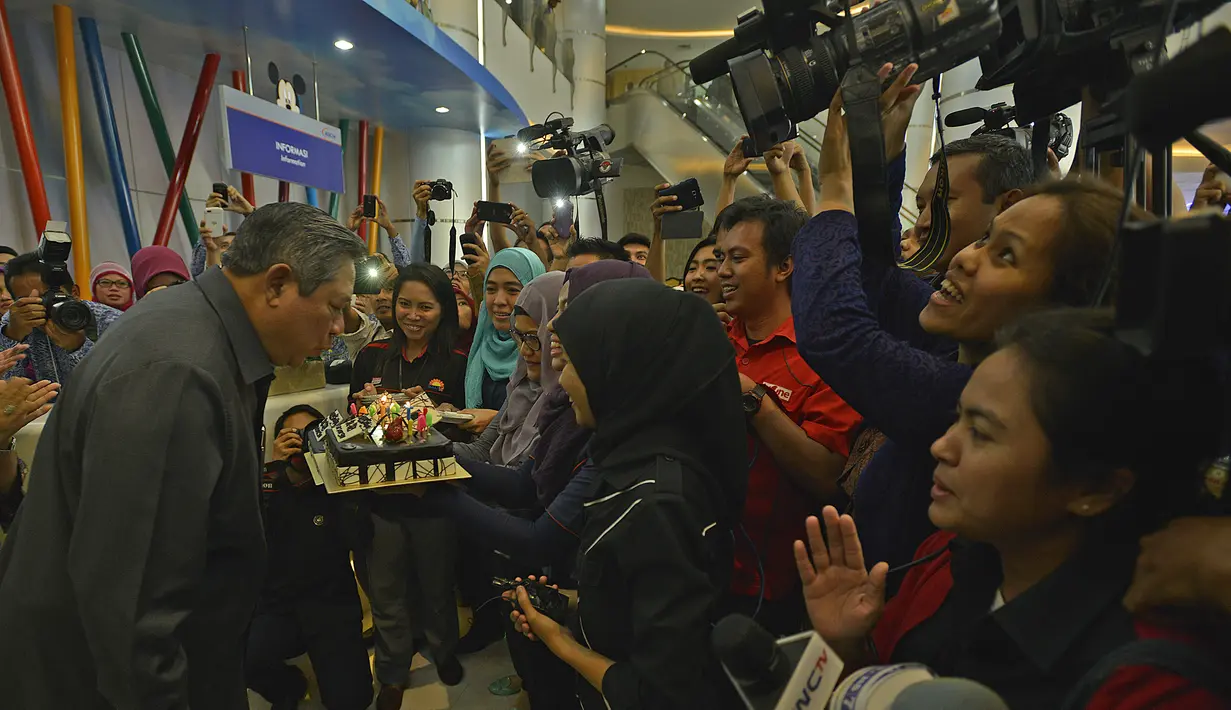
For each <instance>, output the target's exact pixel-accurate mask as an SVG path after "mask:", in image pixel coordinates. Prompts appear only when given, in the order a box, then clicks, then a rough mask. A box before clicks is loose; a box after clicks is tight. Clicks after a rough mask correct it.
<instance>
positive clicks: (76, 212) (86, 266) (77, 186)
mask: <svg viewBox="0 0 1231 710" xmlns="http://www.w3.org/2000/svg"><path fill="white" fill-rule="evenodd" d="M52 14H53V15H54V17H55V25H56V66H57V68H58V69H59V73H60V119H61V122H62V123H63V124H64V175H65V178H66V179H67V183H68V212H69V225H70V226H69V234H70V235H71V236H72V240H73V272H74V275H75V276H76V282H77V286H78V287H79V288H80V289H81V297H82V298H85V299H89V298H90V284H89V283H88V281H89V279H88V276H89V273H90V225H89V223H88V221H87V218H86V203H85V170H84V168H83V167H82V157H81V108H80V106H78V104H77V54H76V48H75V46H74V39H73V11H72V9H71V8H69V7H67V6H65V5H56V6H54V7H53V8H52Z"/></svg>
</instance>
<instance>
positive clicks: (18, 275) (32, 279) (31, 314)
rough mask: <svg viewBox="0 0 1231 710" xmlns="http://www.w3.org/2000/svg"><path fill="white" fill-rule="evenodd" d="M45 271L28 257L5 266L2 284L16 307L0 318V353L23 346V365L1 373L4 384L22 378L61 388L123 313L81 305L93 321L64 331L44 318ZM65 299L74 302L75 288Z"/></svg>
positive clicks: (88, 303)
mask: <svg viewBox="0 0 1231 710" xmlns="http://www.w3.org/2000/svg"><path fill="white" fill-rule="evenodd" d="M46 270H47V267H46V265H45V264H43V262H41V261H39V258H38V254H37V253H35V252H31V253H29V254H22V255H21V256H19V257H17V258H15V259H13V260H11V261H9V262H8V263H7V264H5V273H4V280H5V284H6V286H7V288H8V290H9V293H11V294H12V295H13V298H14V299H16V301H15V302H14V303H13V307H12V308H10V309H9V312H8V313H5V314H4V316H3V318H0V350H7V349H8V348H11V347H13V346H14V345H18V344H23V343H24V344H26V345H29V346H30V349H29V350H27V351H26V355H27V357H26V359H25V360H23V361H21V362H19V363H18V364H17V365H15V366H13V367H12V368H11V369H9V370H8V371H6V372H4V373H3V375H0V377H3V379H6V380H7V379H9V378H11V377H25V378H27V379H30V380H33V381H35V382H37V381H39V380H48V381H51V382H58V383H60V384H61V385H63V384H65V383H67V382H68V377H69V375H70V374H71V373H72V371H73V369H74V368H76V367H77V365H78V363H80V362H81V361H82V360H84V359H85V356H86V355H89V354H90V350H91V349H93V348H94V343H95V342H97V341H98V339H99V338H100V337H101V336H102V334H103V333H104V332H105V331H106V330H107V328H108V327H109V326H110V325H111V324H112V323H114V322H115V320H116V319H117V318H119V317H120V316H121V315H122V313H121V312H120V311H118V310H116V309H114V308H111V307H109V306H104V305H103V304H101V303H94V302H93V301H86V302H85V305H86V307H87V308H89V309H90V313H91V314H92V315H93V317H92V318H91V322H90V324H89V325H88V326H86V328H85V329H84V330H79V331H68V330H64V329H63V328H60V327H59V326H57V325H56V324H55V323H54V322H52V321H51V320H49V319H48V318H47V310H46V309H45V308H44V307H43V300H42V297H41V294H44V293H46V292H47V283H46ZM65 293H68V294H69V295H72V296H74V297H76V296H77V295H78V289H77V286H76V285H73V286H71V288H70V287H65Z"/></svg>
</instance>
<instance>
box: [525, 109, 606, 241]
mask: <svg viewBox="0 0 1231 710" xmlns="http://www.w3.org/2000/svg"><path fill="white" fill-rule="evenodd" d="M572 127H573V119H572V118H569V117H565V116H561V117H560V118H558V119H554V120H550V121H545V122H544V123H542V124H540V125H534V126H527V127H525V128H523V129H521V130H520V131H518V132H517V140H519V141H521V142H522V144H523V145H525V146H526V148H527V150H531V151H533V150H543V149H550V150H562V151H564V152H565V155H561V156H558V157H555V158H549V159H547V160H540V161H538V162H536V163H535V164H534V165H533V166H532V167H531V168H530V179H531V181H532V182H533V183H534V191H535V193H536V194H538V196H539V197H545V198H548V199H560V198H563V197H569V196H577V195H588V194H590V193H591V192H593V193H594V196H595V200H596V202H597V203H598V210H599V222H600V226H601V227H602V232H603V239H606V238H607V206H606V203H605V202H604V200H603V184H604V183H606V182H609V181H611V180H613V179H615V178H617V177H619V176H620V168H621V167H622V166H623V165H624V159H623V158H613V157H611V154H610V153H608V152H607V146H608V144H610V143H611V142H612V141H613V140H615V131H613V130H612V129H611V126H609V125H607V124H605V123H602V124H599V125H598V126H595V127H594V128H591V129H590V130H588V131H577V132H573V131H571V130H569V129H571V128H572Z"/></svg>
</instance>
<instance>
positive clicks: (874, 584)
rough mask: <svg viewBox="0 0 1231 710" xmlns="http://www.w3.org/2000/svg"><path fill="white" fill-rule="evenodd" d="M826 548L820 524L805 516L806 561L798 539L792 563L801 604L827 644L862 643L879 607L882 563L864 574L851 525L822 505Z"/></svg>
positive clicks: (884, 566)
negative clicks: (800, 586)
mask: <svg viewBox="0 0 1231 710" xmlns="http://www.w3.org/2000/svg"><path fill="white" fill-rule="evenodd" d="M821 515H822V516H823V517H824V518H825V531H826V533H827V535H828V537H829V544H828V545H826V543H825V540H824V539H823V538H822V537H821V524H820V521H818V520H817V519H816V517H809V518H808V520H807V522H806V524H805V526H806V528H807V533H808V545H809V546H810V547H811V548H812V556H811V557H809V556H808V550H807V548H805V547H804V543H803V541H802V540H796V541H795V563H796V565H797V566H798V567H799V578H800V580H801V581H802V582H803V585H804V603H805V605H806V606H807V608H808V617H809V618H810V619H811V620H812V627H813V628H814V629H815V630H816V632H817V633H819V634H820V635H821V637H822V638H824V639H825V640H826V641H827V642H829V643H831V644H833V643H835V642H839V643H840V642H850V641H858V640H861V639H863V638H864V637H865V636H867V635H868V633H870V632H871V631H872V627H873V626H875V625H876V622H877V620H878V619H880V615H881V611H882V610H883V609H884V607H885V575H886V573H887V572H888V570H889V566H888V565H887V564H885V563H884V562H882V563H880V564H878V565H876V566H875V567H873V568H872V571H871V572H870V573H869V572H868V571H867V570H866V568H865V567H864V561H863V548H862V547H861V546H860V544H859V534H858V533H857V532H856V530H855V521H854V519H852V518H851V516H849V515H843V516H839V515H838V511H837V509H835V508H834V507H833V506H826V507H825V509H824V510H823V511H822V512H821Z"/></svg>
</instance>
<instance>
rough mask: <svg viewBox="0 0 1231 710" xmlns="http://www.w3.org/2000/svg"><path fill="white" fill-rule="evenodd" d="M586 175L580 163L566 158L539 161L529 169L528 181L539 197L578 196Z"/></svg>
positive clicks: (584, 167) (586, 171)
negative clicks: (532, 184)
mask: <svg viewBox="0 0 1231 710" xmlns="http://www.w3.org/2000/svg"><path fill="white" fill-rule="evenodd" d="M588 174H589V170H588V169H587V167H586V166H585V165H582V163H581V161H579V160H577V159H576V158H570V157H567V156H562V157H559V158H550V159H548V160H540V161H538V162H536V163H535V164H534V166H533V167H531V168H530V179H531V181H532V182H533V183H534V191H535V193H536V194H538V196H539V197H558V196H560V195H579V194H581V190H582V187H583V185H585V183H586V178H587V175H588Z"/></svg>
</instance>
